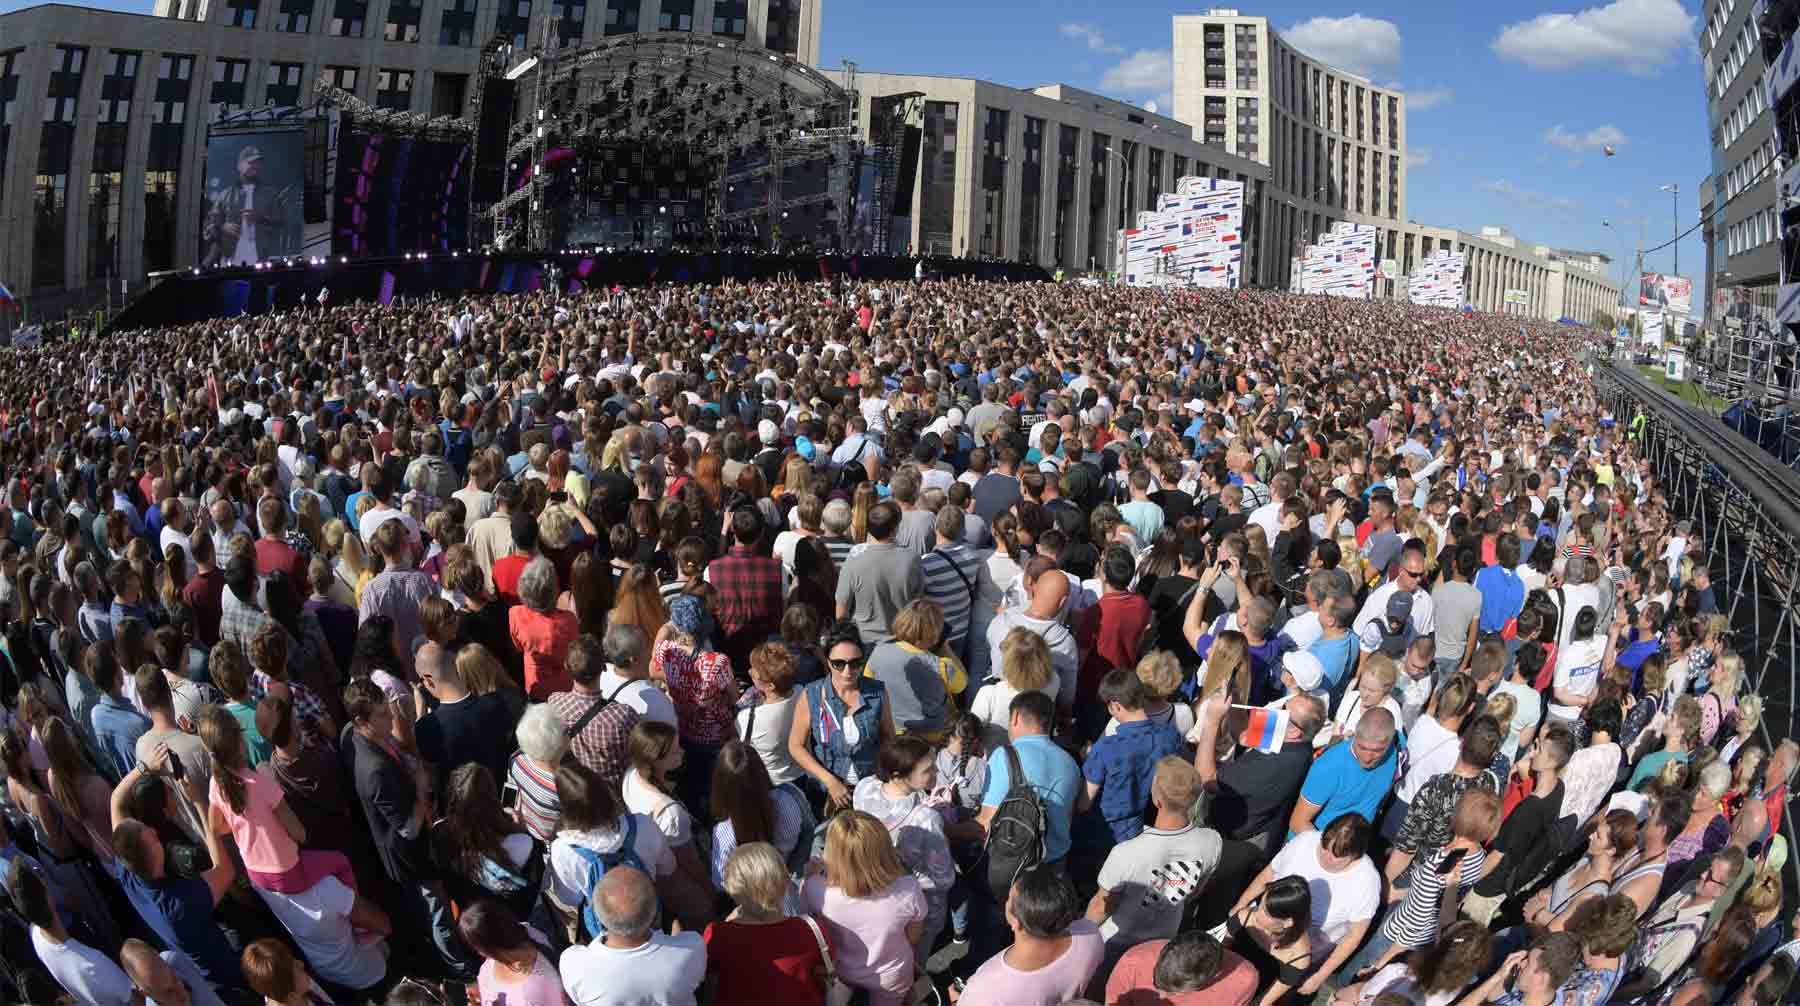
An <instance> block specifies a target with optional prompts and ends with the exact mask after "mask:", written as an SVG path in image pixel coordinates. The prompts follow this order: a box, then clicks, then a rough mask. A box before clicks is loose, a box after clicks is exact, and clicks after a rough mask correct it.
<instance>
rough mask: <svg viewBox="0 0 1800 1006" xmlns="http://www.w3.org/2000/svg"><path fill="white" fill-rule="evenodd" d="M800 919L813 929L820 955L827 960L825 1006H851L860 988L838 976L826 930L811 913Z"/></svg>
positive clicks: (814, 939) (814, 940)
mask: <svg viewBox="0 0 1800 1006" xmlns="http://www.w3.org/2000/svg"><path fill="white" fill-rule="evenodd" d="M800 921H801V922H804V923H806V928H808V929H810V930H812V935H813V942H815V943H817V944H818V945H819V957H820V959H821V960H823V961H824V962H825V1006H850V1003H851V1000H852V999H853V998H855V996H856V993H857V991H858V990H857V989H854V988H851V987H850V985H849V983H847V982H845V981H844V980H843V979H842V978H839V977H838V975H837V965H836V964H835V963H833V962H832V960H831V947H830V946H829V945H827V944H826V942H825V932H824V930H821V929H820V928H819V924H818V922H816V921H814V919H813V917H812V916H810V915H802V916H800Z"/></svg>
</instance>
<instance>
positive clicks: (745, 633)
mask: <svg viewBox="0 0 1800 1006" xmlns="http://www.w3.org/2000/svg"><path fill="white" fill-rule="evenodd" d="M762 534H763V518H762V514H761V513H760V512H758V511H757V509H756V508H755V507H752V506H743V507H739V508H738V509H736V510H733V511H732V513H731V536H732V538H733V540H734V541H735V544H733V545H732V546H731V547H730V548H729V549H726V551H725V554H724V555H722V556H720V557H718V558H717V559H714V560H713V561H712V564H711V565H709V566H707V567H706V579H707V581H708V582H709V583H711V584H712V585H713V587H714V588H716V589H717V590H718V592H719V603H718V610H717V611H716V612H715V613H714V614H715V615H716V617H717V619H718V624H719V638H718V640H717V642H718V644H719V652H721V653H724V654H725V655H726V656H728V657H730V658H731V666H732V667H733V668H734V669H736V670H737V671H738V673H740V674H743V673H747V672H748V671H749V667H750V651H751V649H752V648H754V647H755V646H756V644H758V643H761V642H763V641H765V640H767V639H768V638H769V637H770V636H772V635H774V634H775V633H776V632H778V631H779V630H780V628H781V613H782V598H783V597H785V596H786V595H787V590H786V586H787V585H786V584H785V583H784V582H783V577H784V575H785V574H784V572H783V570H782V568H781V560H779V559H776V558H775V557H773V556H771V555H764V554H761V553H760V552H759V550H758V547H757V544H758V542H759V541H760V540H761V538H762Z"/></svg>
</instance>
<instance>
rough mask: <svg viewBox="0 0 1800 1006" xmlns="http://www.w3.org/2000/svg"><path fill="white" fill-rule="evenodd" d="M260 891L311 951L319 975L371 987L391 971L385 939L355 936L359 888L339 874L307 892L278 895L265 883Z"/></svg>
mask: <svg viewBox="0 0 1800 1006" xmlns="http://www.w3.org/2000/svg"><path fill="white" fill-rule="evenodd" d="M252 886H254V885H252ZM256 893H258V894H260V895H262V899H263V903H264V904H266V905H268V906H269V911H271V912H274V913H275V917H276V918H278V919H280V920H281V924H282V925H284V926H286V927H287V931H288V933H289V934H290V935H292V936H293V937H294V942H295V943H298V944H299V945H300V951H301V953H303V954H305V955H306V963H307V964H308V966H310V967H311V968H312V970H313V972H314V973H316V974H317V975H318V976H319V977H320V978H323V979H325V980H326V981H328V982H333V983H335V984H338V985H342V986H344V987H345V988H351V989H366V988H368V987H370V986H372V985H374V984H376V983H378V982H380V981H381V979H382V977H383V976H385V975H386V974H387V943H386V941H381V942H377V943H358V942H357V941H356V933H355V932H354V931H352V929H351V928H350V909H351V907H352V906H354V905H355V904H356V892H355V891H352V890H351V889H350V888H348V887H345V886H344V884H343V882H342V881H340V880H338V879H337V878H336V877H326V878H325V879H324V880H321V881H319V882H318V883H316V884H314V885H313V886H312V889H311V890H309V891H307V892H305V893H304V894H279V893H277V892H274V891H265V890H263V889H262V888H260V887H258V888H256Z"/></svg>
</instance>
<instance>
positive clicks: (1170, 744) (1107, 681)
mask: <svg viewBox="0 0 1800 1006" xmlns="http://www.w3.org/2000/svg"><path fill="white" fill-rule="evenodd" d="M1148 698H1149V695H1148V691H1147V689H1145V687H1144V683H1143V682H1142V681H1141V680H1139V679H1138V676H1137V672H1136V671H1134V670H1132V669H1130V668H1125V667H1120V668H1115V669H1113V670H1111V671H1108V672H1107V674H1106V677H1105V678H1102V679H1101V681H1100V701H1102V702H1104V703H1106V711H1107V712H1108V713H1109V714H1111V716H1112V718H1113V719H1115V720H1117V721H1118V723H1119V729H1118V731H1117V732H1115V733H1112V734H1108V735H1106V736H1104V737H1101V738H1100V739H1099V740H1097V741H1095V742H1094V745H1093V747H1091V748H1089V749H1088V756H1087V761H1086V762H1085V763H1084V764H1083V765H1082V767H1081V772H1082V776H1083V778H1085V779H1086V780H1087V787H1086V789H1085V790H1084V792H1083V793H1082V796H1081V800H1080V802H1079V806H1078V809H1079V810H1081V811H1082V812H1083V813H1084V814H1090V823H1092V824H1103V825H1105V829H1106V831H1107V832H1108V833H1110V835H1111V836H1112V841H1113V842H1115V843H1116V842H1124V841H1126V840H1128V839H1132V838H1136V837H1137V834H1138V832H1140V831H1143V830H1144V808H1145V807H1148V806H1149V805H1150V787H1151V784H1152V783H1153V782H1154V781H1155V779H1156V763H1157V761H1159V760H1160V759H1161V758H1162V757H1163V756H1164V755H1171V754H1172V755H1180V754H1183V753H1184V751H1183V748H1182V740H1181V734H1180V733H1179V732H1177V731H1176V729H1175V727H1174V726H1173V725H1171V724H1169V723H1167V722H1165V721H1162V720H1152V719H1150V718H1149V716H1148V715H1147V714H1146V713H1145V712H1144V706H1145V705H1146V703H1147V700H1148ZM1096 830H1097V829H1096Z"/></svg>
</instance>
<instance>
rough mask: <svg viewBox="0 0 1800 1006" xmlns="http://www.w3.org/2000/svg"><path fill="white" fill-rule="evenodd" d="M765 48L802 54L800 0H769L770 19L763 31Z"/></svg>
mask: <svg viewBox="0 0 1800 1006" xmlns="http://www.w3.org/2000/svg"><path fill="white" fill-rule="evenodd" d="M763 34H764V38H765V39H766V42H765V48H768V49H771V50H773V51H775V52H784V53H787V54H788V55H789V56H797V55H799V54H800V0H769V20H768V24H767V25H765V30H764V32H763Z"/></svg>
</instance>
